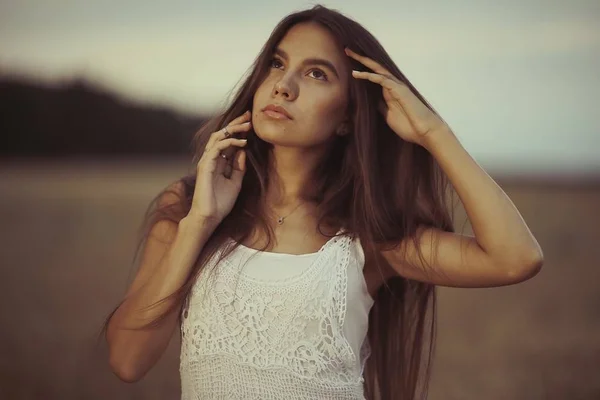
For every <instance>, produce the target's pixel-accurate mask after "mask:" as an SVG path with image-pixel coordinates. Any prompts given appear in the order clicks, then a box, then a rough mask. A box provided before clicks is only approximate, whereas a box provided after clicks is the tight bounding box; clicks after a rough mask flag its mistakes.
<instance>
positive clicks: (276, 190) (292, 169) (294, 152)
mask: <svg viewBox="0 0 600 400" xmlns="http://www.w3.org/2000/svg"><path fill="white" fill-rule="evenodd" d="M316 153H318V152H316V151H302V150H299V149H297V148H289V147H287V148H286V147H277V148H274V149H273V150H272V151H271V154H270V166H271V172H270V177H269V187H268V189H267V193H266V201H267V204H268V205H270V206H272V207H293V206H294V205H296V204H298V202H299V201H302V200H303V199H304V198H305V196H306V194H307V193H308V192H309V190H308V191H307V188H309V186H310V184H311V182H312V174H313V171H314V169H315V167H316V165H317V163H318V162H319V160H320V157H321V155H320V154H316Z"/></svg>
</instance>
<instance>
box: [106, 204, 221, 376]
mask: <svg viewBox="0 0 600 400" xmlns="http://www.w3.org/2000/svg"><path fill="white" fill-rule="evenodd" d="M214 228H215V224H214V222H212V220H208V219H205V218H202V217H198V218H196V217H194V216H192V215H188V216H186V217H184V218H183V219H182V220H181V221H180V222H179V224H176V223H174V222H172V221H167V220H162V221H159V222H158V223H156V224H155V225H154V227H153V228H152V229H151V231H150V234H149V235H148V239H147V242H146V245H145V248H144V252H143V255H142V260H141V263H140V269H139V271H138V274H137V275H136V277H135V279H134V281H133V283H132V284H131V287H130V289H129V290H128V292H127V294H126V296H125V300H124V301H123V303H122V304H121V305H120V306H119V308H118V309H117V310H116V312H115V313H114V314H113V316H112V317H111V319H110V321H109V324H108V327H107V331H106V340H107V342H108V347H109V354H110V355H109V363H110V367H111V368H112V370H113V371H114V373H115V374H116V375H117V376H118V377H119V378H120V379H122V380H123V381H126V382H135V381H137V380H139V379H141V378H142V377H143V376H144V375H145V374H146V373H147V372H148V371H149V370H150V369H151V368H152V366H154V365H155V364H156V362H157V361H158V359H159V358H160V357H161V355H162V354H163V353H164V351H165V349H166V347H167V345H168V344H169V341H170V340H171V337H172V336H173V332H174V330H175V329H176V327H177V321H178V315H179V311H180V308H181V307H180V308H179V309H177V310H176V311H177V312H172V313H171V314H169V315H168V316H167V317H166V319H164V320H163V321H162V323H161V324H159V325H158V326H157V327H155V328H154V327H152V328H144V329H127V328H138V327H140V326H143V325H144V324H146V323H148V322H150V321H152V320H154V319H155V318H157V317H158V316H159V315H161V314H162V313H163V312H164V311H165V310H166V309H167V308H168V307H169V306H171V305H172V302H173V301H175V300H171V299H169V301H163V302H161V303H160V304H158V305H156V306H154V307H152V308H149V309H148V308H147V307H148V306H150V305H152V304H154V303H156V302H157V301H159V300H161V299H164V298H165V297H167V296H168V295H170V294H172V293H173V292H175V291H176V290H177V289H179V288H180V287H181V286H182V285H183V284H184V283H185V281H186V280H187V279H188V276H189V274H190V271H191V268H192V266H193V264H194V262H195V261H196V258H197V256H198V254H199V253H200V251H201V250H202V248H203V247H204V244H205V243H206V241H207V240H208V239H209V238H210V235H211V234H212V232H213V230H214Z"/></svg>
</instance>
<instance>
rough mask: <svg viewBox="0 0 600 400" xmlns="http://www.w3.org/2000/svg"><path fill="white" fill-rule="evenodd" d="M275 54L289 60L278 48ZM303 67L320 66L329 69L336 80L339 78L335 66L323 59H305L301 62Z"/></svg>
mask: <svg viewBox="0 0 600 400" xmlns="http://www.w3.org/2000/svg"><path fill="white" fill-rule="evenodd" d="M275 54H277V55H278V56H280V57H281V58H283V59H284V60H286V61H287V60H289V56H288V54H287V53H286V52H285V51H284V50H282V49H280V48H279V47H278V48H276V49H275ZM302 64H303V65H309V64H310V65H321V66H323V67H327V68H329V69H330V70H331V71H332V72H333V74H334V75H335V76H336V78H338V79H339V78H340V75H339V74H338V71H337V69H336V68H335V65H333V63H332V62H331V61H329V60H325V59H324V58H315V57H313V58H307V59H305V60H303V61H302Z"/></svg>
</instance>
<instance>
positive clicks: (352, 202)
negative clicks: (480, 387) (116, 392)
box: [106, 6, 543, 399]
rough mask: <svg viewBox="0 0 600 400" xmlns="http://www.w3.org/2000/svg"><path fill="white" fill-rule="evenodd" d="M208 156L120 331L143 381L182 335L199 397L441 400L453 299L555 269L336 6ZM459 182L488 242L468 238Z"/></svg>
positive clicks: (114, 352) (124, 353)
mask: <svg viewBox="0 0 600 400" xmlns="http://www.w3.org/2000/svg"><path fill="white" fill-rule="evenodd" d="M197 140H198V141H197V149H196V159H195V164H196V168H195V171H194V173H193V174H191V175H190V176H188V177H185V178H182V179H181V180H180V181H178V182H175V183H174V184H173V185H172V186H171V187H169V188H167V190H165V191H164V192H163V193H161V194H159V195H158V196H157V198H156V200H157V202H156V203H157V208H156V209H155V210H154V212H153V213H152V214H151V215H149V217H148V219H147V227H148V228H147V229H148V232H149V234H148V235H147V236H146V237H145V241H144V242H143V243H144V246H143V249H144V250H143V253H142V257H141V259H140V267H139V271H138V273H137V276H136V278H135V280H134V281H133V283H132V285H131V287H130V289H129V291H128V293H127V295H126V297H125V299H124V301H123V302H122V303H121V304H120V306H119V307H118V308H117V309H116V310H115V311H114V312H113V314H111V317H109V320H108V324H107V334H106V337H107V341H108V343H109V347H110V364H111V366H112V368H113V370H114V371H115V373H116V374H117V375H118V376H119V377H120V378H121V379H123V380H125V381H136V380H138V379H140V378H141V377H142V376H144V374H145V373H146V372H147V371H148V370H149V369H150V368H152V366H153V365H154V364H155V363H156V361H157V360H158V359H159V358H160V356H161V354H162V353H163V351H164V349H165V348H166V346H167V344H168V342H169V340H170V338H171V337H172V335H173V332H174V331H175V329H176V328H177V327H178V326H179V327H180V328H181V339H182V349H181V365H180V372H181V382H182V398H184V399H192V398H194V399H196V398H239V399H242V398H243V399H250V398H286V399H300V398H302V399H304V398H311V399H312V398H319V399H324V398H327V399H359V398H368V399H376V398H377V399H412V398H415V397H417V396H418V395H419V394H421V395H423V396H424V395H425V392H426V384H427V379H428V376H429V365H430V357H431V353H432V345H433V333H434V324H433V322H434V320H435V316H434V314H435V301H434V294H435V291H434V289H435V286H436V285H442V286H454V287H491V286H500V285H508V284H514V283H517V282H521V281H524V280H526V279H529V278H531V277H532V276H534V275H535V274H536V273H537V272H538V271H539V270H540V267H541V265H542V259H543V258H542V251H541V249H540V247H539V245H538V243H537V241H536V239H535V238H534V237H533V235H532V234H531V232H530V231H529V229H528V227H527V226H526V224H525V223H524V221H523V219H522V218H521V216H520V214H519V212H518V211H517V210H516V208H515V207H514V205H513V204H512V202H511V201H510V200H509V198H508V197H507V196H506V194H505V193H504V192H503V191H502V190H501V189H500V187H499V186H498V185H497V184H496V183H495V182H494V181H493V180H492V179H491V178H490V177H489V176H488V175H487V174H486V173H485V172H484V171H483V170H482V169H481V168H480V167H479V166H478V164H477V163H476V162H475V161H474V160H473V159H472V158H471V157H470V156H469V154H468V153H467V152H466V151H465V150H464V148H463V147H462V146H461V145H460V143H459V141H458V140H457V138H456V136H455V135H454V134H453V132H452V131H451V129H450V128H449V127H448V125H447V124H445V123H444V122H443V120H442V119H441V118H440V117H439V116H438V115H437V113H436V112H435V111H434V110H433V109H432V107H431V106H429V105H428V103H427V102H426V101H425V99H423V97H422V96H421V95H420V94H419V93H418V91H417V90H416V89H415V88H414V87H413V86H412V85H411V84H410V82H409V81H408V79H406V77H405V76H404V75H403V74H402V73H401V72H400V70H399V69H398V68H397V67H396V66H395V65H394V63H393V62H392V60H391V59H390V57H389V56H388V55H387V53H386V52H385V51H384V50H383V48H382V47H381V45H380V44H379V43H378V42H377V40H376V39H375V38H374V37H373V36H372V35H371V34H369V33H368V32H367V31H366V30H365V29H364V28H363V27H361V26H360V25H359V24H357V23H356V22H354V21H352V20H350V19H348V18H346V17H345V16H343V15H341V14H339V13H337V12H335V11H332V10H329V9H327V8H324V7H321V6H317V7H314V8H312V9H310V10H306V11H302V12H298V13H295V14H291V15H289V16H288V17H286V18H285V19H283V20H282V21H281V22H280V23H279V25H278V26H277V27H276V28H275V30H274V31H273V33H272V35H271V37H270V38H269V40H268V41H267V43H266V44H265V46H264V47H263V49H262V51H261V53H260V55H259V56H258V58H257V59H256V61H255V64H254V68H253V70H252V72H251V74H250V75H249V77H248V78H247V80H246V81H245V83H244V84H243V85H242V86H241V88H240V90H239V92H238V94H237V96H236V97H235V99H234V100H233V102H232V104H231V106H229V108H228V109H227V110H226V111H225V112H224V113H223V114H222V115H220V116H219V117H218V118H215V119H213V120H212V121H210V122H209V123H208V124H207V125H205V126H204V127H203V129H201V130H200V131H199V132H198V134H197ZM448 182H450V183H451V184H452V186H453V187H454V190H455V191H456V193H457V194H458V196H459V198H460V199H461V201H462V203H463V204H464V206H465V209H466V211H467V214H468V217H469V219H470V222H471V224H472V226H473V229H474V232H475V237H471V236H464V235H459V234H455V233H453V226H452V221H451V218H450V214H449V210H448V208H447V205H446V200H447V199H446V197H447V195H448V194H449V192H448V190H447V189H448V187H449V185H448ZM367 332H368V333H367ZM423 355H425V357H422V356H423Z"/></svg>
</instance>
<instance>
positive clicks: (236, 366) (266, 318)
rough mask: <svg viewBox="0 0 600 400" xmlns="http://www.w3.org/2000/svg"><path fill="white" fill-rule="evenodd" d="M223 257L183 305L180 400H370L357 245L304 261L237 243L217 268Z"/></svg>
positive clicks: (338, 242)
mask: <svg viewBox="0 0 600 400" xmlns="http://www.w3.org/2000/svg"><path fill="white" fill-rule="evenodd" d="M217 256H218V254H217V255H216V256H215V258H213V259H212V260H210V261H209V263H208V265H207V268H206V269H204V270H203V272H202V273H201V274H200V277H199V279H198V280H197V281H196V283H195V285H194V287H193V289H192V292H191V294H190V297H189V298H188V301H187V302H186V304H185V306H184V308H183V319H182V326H181V335H182V345H181V356H180V375H181V391H182V399H183V400H196V399H248V400H250V399H286V400H295V399H364V395H363V377H362V373H363V368H364V362H365V361H366V359H367V357H368V356H369V355H370V349H369V345H368V341H367V340H366V333H367V328H368V313H369V310H370V308H371V306H372V305H373V300H372V298H371V297H370V296H369V293H368V291H367V287H366V283H365V281H364V277H363V272H362V269H363V266H364V253H363V251H362V247H361V246H360V243H359V241H358V240H352V239H350V238H349V237H348V236H345V235H343V236H336V237H334V238H332V239H330V240H329V241H328V242H327V243H326V244H325V245H324V246H323V247H322V248H321V249H320V250H319V251H318V252H317V253H312V254H307V255H290V254H277V253H266V252H257V251H256V250H252V249H249V248H248V247H245V246H240V247H238V248H237V249H236V250H235V251H234V252H233V253H232V254H230V255H229V256H228V257H227V258H226V259H225V260H223V261H222V262H221V264H219V265H218V266H217V267H216V268H214V270H213V269H212V267H213V265H214V262H215V260H216V257H217ZM211 270H212V271H211ZM208 271H211V272H208Z"/></svg>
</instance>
